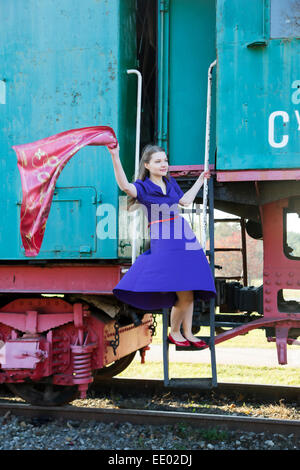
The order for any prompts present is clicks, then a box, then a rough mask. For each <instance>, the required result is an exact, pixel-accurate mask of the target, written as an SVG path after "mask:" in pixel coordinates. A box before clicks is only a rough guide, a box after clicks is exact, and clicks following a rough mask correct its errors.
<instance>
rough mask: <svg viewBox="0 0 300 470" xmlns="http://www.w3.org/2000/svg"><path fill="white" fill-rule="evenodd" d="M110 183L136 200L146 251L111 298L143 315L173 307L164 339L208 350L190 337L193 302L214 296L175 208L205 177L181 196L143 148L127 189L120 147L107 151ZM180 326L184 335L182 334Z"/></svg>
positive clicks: (152, 150)
mask: <svg viewBox="0 0 300 470" xmlns="http://www.w3.org/2000/svg"><path fill="white" fill-rule="evenodd" d="M108 150H109V152H110V154H111V157H112V162H113V166H114V172H115V177H116V180H117V183H118V185H119V187H120V189H121V190H122V191H124V192H125V193H126V194H127V195H128V196H130V200H129V206H130V205H132V203H134V202H136V200H137V201H138V202H139V203H140V205H141V207H142V209H143V211H144V213H145V215H146V216H147V217H148V222H149V224H148V227H149V228H150V249H148V250H147V251H145V252H144V253H142V254H141V255H140V256H138V257H137V259H136V261H135V262H134V263H133V265H132V266H131V267H130V269H129V270H128V271H127V273H126V274H125V275H124V276H123V277H122V279H121V280H120V281H119V282H118V284H117V285H116V286H115V287H114V289H113V293H114V295H115V296H116V297H117V298H118V299H119V300H121V301H122V302H125V303H127V304H129V305H132V306H134V307H137V308H141V309H143V310H155V309H161V308H168V307H172V310H171V322H170V323H171V331H170V334H169V336H168V339H169V341H170V342H171V343H174V344H177V345H180V346H189V345H190V344H193V346H196V347H197V348H203V347H207V344H206V343H204V342H203V341H199V340H198V338H196V337H195V336H194V335H193V334H192V319H193V310H194V300H195V299H202V300H209V299H210V298H212V297H215V296H216V290H215V285H214V280H213V276H212V273H211V269H210V267H209V264H208V262H207V259H206V255H205V253H204V251H203V249H202V247H201V245H200V243H199V241H198V239H197V237H196V235H195V234H194V232H193V230H192V229H191V226H190V224H189V223H188V222H187V221H186V219H185V218H184V217H182V216H181V215H180V214H179V212H178V203H179V204H180V205H182V206H189V205H190V204H191V203H192V202H193V201H194V199H195V197H196V195H197V194H198V192H199V190H200V188H201V186H202V185H203V182H204V178H209V177H210V174H209V172H207V173H205V172H203V173H201V175H200V176H199V178H198V179H197V180H196V181H195V183H194V184H193V186H192V187H191V188H190V189H189V190H188V191H187V192H186V193H184V192H183V191H182V190H181V188H180V187H179V185H178V183H177V181H176V180H175V179H174V178H173V177H172V176H170V174H169V171H168V159H167V156H166V153H165V151H164V149H162V148H161V147H158V146H155V145H148V146H147V147H146V148H145V149H144V151H143V154H142V158H141V160H140V167H139V175H138V178H137V180H136V181H135V182H133V183H129V182H128V180H127V177H126V175H125V172H124V170H123V167H122V164H121V161H120V158H119V147H117V148H116V149H108ZM181 326H182V331H183V335H184V336H183V335H182V333H181Z"/></svg>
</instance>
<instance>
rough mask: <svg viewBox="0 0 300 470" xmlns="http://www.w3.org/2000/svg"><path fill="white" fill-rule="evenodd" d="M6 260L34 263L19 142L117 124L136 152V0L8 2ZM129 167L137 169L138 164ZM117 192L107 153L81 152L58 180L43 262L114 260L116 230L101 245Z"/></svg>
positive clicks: (2, 135) (2, 202) (0, 201)
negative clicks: (100, 232) (25, 243)
mask: <svg viewBox="0 0 300 470" xmlns="http://www.w3.org/2000/svg"><path fill="white" fill-rule="evenodd" d="M0 24H1V32H2V34H1V41H0V63H1V66H0V80H1V84H2V85H1V93H0V101H1V103H3V104H1V103H0V116H1V117H0V129H1V131H0V174H1V176H0V178H1V185H0V188H1V189H0V191H1V192H0V210H1V215H2V220H3V221H4V220H5V224H2V227H1V231H0V259H11V260H19V259H26V258H25V256H24V251H23V248H22V244H21V238H20V231H19V216H20V202H21V200H22V192H21V180H20V175H19V173H18V169H17V159H16V155H15V153H14V151H13V150H12V149H11V146H12V145H18V144H23V143H27V142H33V141H36V140H38V139H41V138H44V137H48V136H50V135H53V134H56V133H59V132H62V131H65V130H68V129H73V128H80V127H87V126H93V125H108V126H111V127H112V128H113V129H114V130H115V132H116V134H117V136H118V139H119V141H120V142H121V149H122V152H124V153H122V154H121V158H122V159H124V155H127V154H131V153H132V155H134V132H135V131H134V129H135V106H136V104H135V103H136V98H135V96H136V91H135V90H136V87H135V84H134V83H133V82H132V81H131V80H129V78H128V76H127V73H126V71H127V69H128V68H134V67H135V66H136V39H135V38H136V30H135V29H136V28H135V1H134V0H128V1H126V2H123V1H122V0H109V1H107V0H98V1H97V0H87V1H85V2H81V1H80V0H45V1H43V2H39V1H38V0H28V1H26V2H23V1H20V0H11V1H9V2H7V1H5V0H0ZM127 162H128V163H127V164H125V165H124V167H125V170H126V171H130V172H131V171H132V168H133V164H134V158H133V159H132V163H131V162H130V161H128V159H127ZM118 196H119V189H118V186H117V184H116V181H115V177H114V173H113V166H112V162H111V158H110V155H109V153H108V151H107V149H105V148H100V147H87V148H85V149H82V150H81V151H80V152H79V153H78V154H77V155H76V156H75V157H74V158H73V159H72V160H71V161H70V162H69V163H68V164H67V165H66V167H65V168H64V170H63V172H62V174H61V175H60V177H59V179H58V182H57V188H56V194H55V196H54V201H53V203H52V206H51V211H50V214H49V219H48V222H47V227H46V232H45V238H44V242H43V246H42V250H41V252H40V254H39V255H38V256H37V259H53V258H54V259H70V258H73V259H74V258H87V259H93V258H96V259H102V258H104V259H113V258H117V257H118V227H117V223H118V217H117V216H116V234H115V236H113V237H111V238H105V239H99V237H98V236H97V227H98V224H99V222H100V221H101V218H103V217H105V212H104V210H103V211H102V208H103V209H104V208H105V204H111V205H112V207H113V208H115V213H116V214H117V213H118Z"/></svg>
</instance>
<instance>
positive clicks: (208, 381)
mask: <svg viewBox="0 0 300 470" xmlns="http://www.w3.org/2000/svg"><path fill="white" fill-rule="evenodd" d="M167 386H168V387H174V388H184V387H190V386H192V387H195V388H201V389H207V388H213V387H214V385H213V378H212V377H203V378H184V379H182V378H180V379H179V378H178V379H176V378H175V379H170V380H169V383H168V385H167Z"/></svg>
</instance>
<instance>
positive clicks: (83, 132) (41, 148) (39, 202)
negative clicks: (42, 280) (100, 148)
mask: <svg viewBox="0 0 300 470" xmlns="http://www.w3.org/2000/svg"><path fill="white" fill-rule="evenodd" d="M86 145H106V146H107V147H108V148H115V147H117V145H118V141H117V138H116V135H115V133H114V131H113V129H112V128H111V127H107V126H94V127H84V128H82V129H71V130H69V131H66V132H61V133H60V134H56V135H53V136H51V137H47V138H46V139H41V140H37V141H36V142H32V143H30V144H24V145H15V146H13V149H14V150H15V152H16V154H17V157H18V168H19V171H20V174H21V182H22V190H23V200H22V206H21V222H20V230H21V237H22V243H23V246H24V248H25V255H26V256H36V255H38V253H39V251H40V248H41V245H42V241H43V238H44V232H45V228H46V222H47V219H48V215H49V212H50V207H51V202H52V199H53V194H54V188H55V184H56V181H57V178H58V177H59V175H60V173H61V171H62V169H63V168H64V166H65V165H66V163H67V162H68V161H69V160H70V158H71V157H73V155H75V153H77V152H78V150H80V149H81V148H82V147H85V146H86Z"/></svg>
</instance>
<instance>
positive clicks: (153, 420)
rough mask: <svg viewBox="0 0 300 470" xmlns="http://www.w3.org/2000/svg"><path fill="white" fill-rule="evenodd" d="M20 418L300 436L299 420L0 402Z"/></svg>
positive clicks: (0, 412)
mask: <svg viewBox="0 0 300 470" xmlns="http://www.w3.org/2000/svg"><path fill="white" fill-rule="evenodd" d="M8 413H11V414H12V415H14V416H22V417H23V418H33V417H35V418H40V419H42V420H44V419H49V418H50V419H51V418H52V419H60V420H61V419H65V420H74V421H82V420H85V421H86V420H88V421H97V422H103V423H111V422H117V423H126V422H129V423H132V424H136V425H145V424H147V425H176V424H179V423H181V424H185V425H189V426H192V427H198V428H202V429H209V428H214V429H216V428H217V429H223V430H225V429H226V430H234V431H241V432H255V433H259V432H264V433H266V432H270V433H279V434H288V435H290V434H293V435H294V436H296V437H298V436H300V426H299V421H294V420H282V419H270V418H250V417H245V416H236V415H233V416H228V415H216V414H202V413H186V412H170V411H156V410H153V411H152V410H142V409H138V410H137V409H135V410H131V409H107V408H105V409H102V408H82V407H76V406H71V405H68V406H64V407H39V406H31V405H27V404H20V403H18V404H16V403H14V404H11V403H8V404H7V403H5V404H3V403H1V404H0V415H4V416H6V417H7V416H8Z"/></svg>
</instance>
